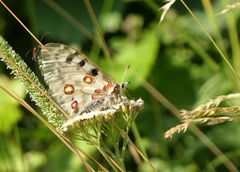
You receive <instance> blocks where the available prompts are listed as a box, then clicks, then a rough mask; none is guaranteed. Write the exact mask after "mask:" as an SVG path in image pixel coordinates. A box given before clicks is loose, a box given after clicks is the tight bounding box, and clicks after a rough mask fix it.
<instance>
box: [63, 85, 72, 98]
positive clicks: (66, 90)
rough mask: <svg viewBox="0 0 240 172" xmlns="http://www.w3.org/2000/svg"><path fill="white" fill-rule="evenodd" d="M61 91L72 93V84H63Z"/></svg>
mask: <svg viewBox="0 0 240 172" xmlns="http://www.w3.org/2000/svg"><path fill="white" fill-rule="evenodd" d="M63 91H64V93H65V94H68V95H69V94H72V93H73V92H74V86H73V85H71V84H67V85H65V87H64V88H63Z"/></svg>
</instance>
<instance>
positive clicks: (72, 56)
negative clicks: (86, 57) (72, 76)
mask: <svg viewBox="0 0 240 172" xmlns="http://www.w3.org/2000/svg"><path fill="white" fill-rule="evenodd" d="M78 55H79V53H78V52H77V51H76V52H75V53H72V54H69V55H68V56H67V58H66V62H67V63H71V62H72V60H73V59H74V57H76V56H78Z"/></svg>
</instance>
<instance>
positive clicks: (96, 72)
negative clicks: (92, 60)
mask: <svg viewBox="0 0 240 172" xmlns="http://www.w3.org/2000/svg"><path fill="white" fill-rule="evenodd" d="M91 74H92V75H93V76H97V75H98V70H97V69H96V68H93V69H92V70H91Z"/></svg>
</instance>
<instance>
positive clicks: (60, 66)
mask: <svg viewBox="0 0 240 172" xmlns="http://www.w3.org/2000/svg"><path fill="white" fill-rule="evenodd" d="M37 56H38V61H39V65H40V69H41V72H42V75H43V77H44V80H45V82H46V84H47V85H48V87H49V94H50V95H51V96H52V97H53V99H54V100H55V101H56V102H57V103H58V104H59V105H60V106H61V107H62V108H63V110H65V111H66V112H67V113H68V114H69V115H70V116H71V117H72V118H73V119H71V120H70V121H68V122H67V123H66V124H65V125H64V126H63V129H64V130H67V129H68V126H70V125H72V124H73V123H75V122H76V121H84V120H88V119H91V118H95V117H98V116H101V117H106V116H107V114H114V113H115V112H117V111H118V109H119V108H120V106H121V104H122V103H127V104H129V100H128V99H127V98H126V97H124V96H122V93H123V92H124V90H125V88H126V86H127V85H128V82H122V83H116V82H115V80H114V79H113V78H112V77H111V76H110V75H109V74H107V73H106V72H104V71H102V70H101V69H100V68H99V67H97V65H96V64H94V63H93V62H92V61H91V60H90V59H89V58H88V57H87V56H86V55H84V54H83V53H81V52H79V51H77V50H75V49H73V48H71V47H69V46H67V45H64V44H59V43H48V44H46V45H44V47H43V48H39V51H38V55H37Z"/></svg>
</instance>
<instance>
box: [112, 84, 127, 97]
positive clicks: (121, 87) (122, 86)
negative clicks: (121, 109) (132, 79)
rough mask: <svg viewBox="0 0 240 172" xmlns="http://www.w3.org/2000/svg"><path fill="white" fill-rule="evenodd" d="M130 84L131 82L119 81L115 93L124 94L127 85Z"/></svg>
mask: <svg viewBox="0 0 240 172" xmlns="http://www.w3.org/2000/svg"><path fill="white" fill-rule="evenodd" d="M128 84H129V82H121V83H117V84H116V85H115V87H114V89H113V91H112V93H114V94H118V95H120V94H122V93H124V91H125V89H126V87H127V85H128Z"/></svg>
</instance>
